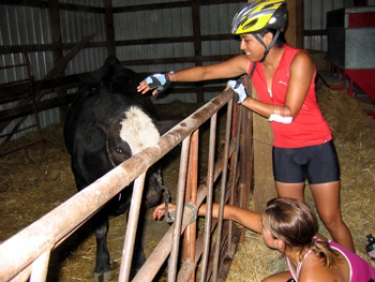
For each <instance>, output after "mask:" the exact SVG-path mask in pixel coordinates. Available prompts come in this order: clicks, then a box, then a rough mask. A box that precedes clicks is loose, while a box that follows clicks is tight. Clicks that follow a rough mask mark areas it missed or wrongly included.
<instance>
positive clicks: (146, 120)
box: [120, 107, 160, 155]
mask: <svg viewBox="0 0 375 282" xmlns="http://www.w3.org/2000/svg"><path fill="white" fill-rule="evenodd" d="M125 116H126V118H125V119H123V120H122V122H120V123H121V130H120V137H121V139H122V140H124V141H126V142H127V143H128V144H129V146H130V148H131V150H132V154H133V155H135V154H136V153H138V152H139V151H141V150H143V149H144V148H146V147H150V146H154V145H156V144H157V143H158V141H159V139H160V133H159V131H158V130H157V129H156V127H155V125H154V124H153V123H152V120H151V118H150V117H149V116H148V115H146V114H145V113H144V112H143V111H142V110H141V109H140V108H138V107H131V108H130V109H129V110H128V111H127V112H125Z"/></svg>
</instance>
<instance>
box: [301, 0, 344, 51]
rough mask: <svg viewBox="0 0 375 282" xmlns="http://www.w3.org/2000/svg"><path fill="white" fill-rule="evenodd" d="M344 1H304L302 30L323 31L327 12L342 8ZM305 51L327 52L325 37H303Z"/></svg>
mask: <svg viewBox="0 0 375 282" xmlns="http://www.w3.org/2000/svg"><path fill="white" fill-rule="evenodd" d="M344 1H345V0H330V1H327V0H304V11H303V12H304V19H303V23H304V29H305V30H319V29H325V28H326V23H327V12H328V11H332V10H336V9H340V8H343V7H344ZM303 44H304V48H305V49H313V50H320V51H327V36H305V37H304V40H303Z"/></svg>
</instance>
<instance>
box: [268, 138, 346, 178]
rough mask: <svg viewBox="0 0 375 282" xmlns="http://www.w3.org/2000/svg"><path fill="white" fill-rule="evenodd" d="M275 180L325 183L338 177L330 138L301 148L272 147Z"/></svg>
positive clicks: (333, 148)
mask: <svg viewBox="0 0 375 282" xmlns="http://www.w3.org/2000/svg"><path fill="white" fill-rule="evenodd" d="M272 161H273V174H274V179H275V181H278V182H285V183H299V182H304V181H305V179H306V178H307V179H308V181H309V183H310V184H319V183H326V182H331V181H337V180H339V179H340V166H339V162H338V159H337V153H336V150H335V146H334V145H333V142H332V140H331V141H329V142H327V143H324V144H322V145H316V146H308V147H303V148H294V149H288V148H277V147H273V149H272Z"/></svg>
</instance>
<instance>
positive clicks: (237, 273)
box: [226, 86, 375, 282]
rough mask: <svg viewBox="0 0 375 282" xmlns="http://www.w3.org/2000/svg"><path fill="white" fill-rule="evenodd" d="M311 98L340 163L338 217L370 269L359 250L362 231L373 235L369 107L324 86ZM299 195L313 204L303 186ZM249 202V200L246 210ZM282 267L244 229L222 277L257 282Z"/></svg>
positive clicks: (373, 144)
mask: <svg viewBox="0 0 375 282" xmlns="http://www.w3.org/2000/svg"><path fill="white" fill-rule="evenodd" d="M317 97H318V102H319V104H320V107H321V109H322V111H323V114H324V116H325V117H326V119H327V120H328V122H329V124H330V126H331V129H332V132H333V138H334V143H335V146H336V150H337V153H338V157H339V161H340V167H341V187H342V190H341V206H342V214H343V218H344V221H345V223H346V224H347V226H348V227H349V229H350V231H351V233H352V236H353V240H354V243H355V248H356V251H357V254H358V255H360V256H361V257H363V258H364V259H366V260H367V261H369V262H370V263H371V264H372V266H374V267H375V261H374V260H371V259H370V257H369V256H368V254H367V253H366V251H365V246H366V244H367V239H366V235H367V234H370V233H372V234H375V203H374V200H373V199H374V195H375V135H374V132H375V120H374V119H372V118H370V117H369V116H368V115H366V113H365V112H364V110H363V109H365V110H371V111H374V110H375V106H374V105H369V104H363V103H361V102H359V101H358V100H355V99H351V98H350V97H349V96H348V95H347V93H346V92H345V91H333V90H330V89H329V88H327V87H324V86H323V87H321V88H320V89H318V91H317ZM255 189H256V188H255ZM305 197H306V201H307V202H308V203H309V204H310V205H311V206H314V201H313V199H312V196H311V193H310V191H309V189H308V188H307V189H306V190H305ZM252 205H253V203H250V208H251V206H252ZM320 228H321V229H320V232H321V233H322V234H324V235H325V236H327V237H329V233H328V232H327V230H325V228H324V227H323V225H322V223H320ZM283 270H287V266H286V264H285V261H284V259H282V258H280V253H278V252H277V251H272V250H270V249H268V248H267V247H266V246H265V244H264V243H263V241H262V237H261V235H258V234H255V233H253V232H250V231H247V233H246V240H245V242H244V243H242V244H240V245H239V249H238V252H237V253H236V255H235V259H234V262H233V264H232V266H231V269H230V273H229V275H228V277H227V280H226V281H228V282H232V281H233V282H235V281H236V282H237V281H248V282H257V281H261V280H262V279H263V278H265V277H266V276H268V275H271V274H273V273H276V272H279V271H283Z"/></svg>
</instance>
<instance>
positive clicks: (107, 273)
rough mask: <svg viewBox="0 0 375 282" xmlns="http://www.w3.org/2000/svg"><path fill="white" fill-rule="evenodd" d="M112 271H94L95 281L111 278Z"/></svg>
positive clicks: (103, 281) (102, 281)
mask: <svg viewBox="0 0 375 282" xmlns="http://www.w3.org/2000/svg"><path fill="white" fill-rule="evenodd" d="M111 276H112V271H111V270H108V271H105V272H100V273H99V272H94V281H95V282H105V281H108V280H109V279H111Z"/></svg>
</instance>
